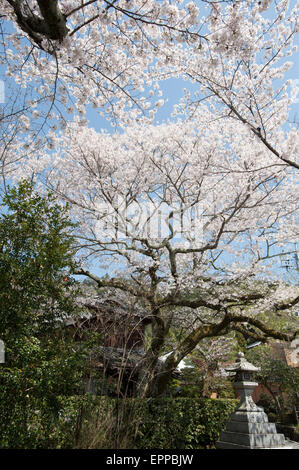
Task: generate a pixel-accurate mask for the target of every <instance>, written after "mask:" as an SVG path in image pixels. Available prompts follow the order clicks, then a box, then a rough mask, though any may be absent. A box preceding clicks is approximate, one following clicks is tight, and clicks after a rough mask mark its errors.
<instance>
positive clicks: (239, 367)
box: [225, 352, 261, 372]
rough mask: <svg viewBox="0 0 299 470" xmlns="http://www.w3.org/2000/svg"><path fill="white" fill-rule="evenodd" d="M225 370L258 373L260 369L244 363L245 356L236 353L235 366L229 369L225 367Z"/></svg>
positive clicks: (246, 362)
mask: <svg viewBox="0 0 299 470" xmlns="http://www.w3.org/2000/svg"><path fill="white" fill-rule="evenodd" d="M225 370H227V371H230V372H239V371H240V372H241V371H242V372H258V371H259V370H261V368H260V367H256V366H254V365H253V364H251V363H250V362H248V361H246V359H245V356H244V354H243V353H242V352H239V353H238V359H237V360H236V362H235V364H234V365H233V366H231V367H226V368H225Z"/></svg>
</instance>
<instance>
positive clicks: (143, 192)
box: [15, 108, 298, 395]
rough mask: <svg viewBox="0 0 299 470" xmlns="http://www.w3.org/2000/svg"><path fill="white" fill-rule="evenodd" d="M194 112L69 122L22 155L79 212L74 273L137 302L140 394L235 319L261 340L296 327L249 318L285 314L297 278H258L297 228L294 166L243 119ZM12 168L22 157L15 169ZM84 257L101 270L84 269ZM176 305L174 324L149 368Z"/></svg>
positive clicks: (159, 387) (155, 388)
mask: <svg viewBox="0 0 299 470" xmlns="http://www.w3.org/2000/svg"><path fill="white" fill-rule="evenodd" d="M202 113H203V114H202V116H197V117H196V118H194V119H193V121H190V120H189V121H187V122H178V123H171V124H164V125H160V126H154V125H149V124H148V123H146V124H139V125H132V126H131V127H129V128H127V129H126V131H125V132H122V133H115V134H114V135H110V134H108V133H107V132H102V133H100V134H99V133H97V132H96V131H94V130H93V129H88V128H82V127H81V126H80V124H73V126H69V128H68V130H67V131H66V132H64V133H63V135H62V136H61V137H59V136H56V137H55V136H53V141H54V147H55V148H57V149H58V150H57V151H56V152H53V153H52V154H51V155H49V154H48V153H47V151H45V152H44V153H39V154H38V156H37V157H36V159H33V158H31V159H30V160H29V161H28V162H27V164H26V171H27V172H28V174H35V175H36V178H38V175H40V180H39V181H40V182H39V184H40V188H41V190H42V188H43V187H45V186H46V187H48V188H50V189H52V191H54V192H55V193H56V194H57V195H58V196H59V197H61V198H62V200H65V201H68V202H69V203H70V204H71V206H72V208H73V217H74V218H75V219H77V220H78V221H79V222H80V224H79V228H78V233H77V239H78V249H80V250H81V255H82V256H83V257H85V264H83V265H82V269H80V270H79V271H77V272H76V273H77V274H81V275H85V276H88V277H90V278H91V279H93V280H95V281H96V282H97V284H98V286H99V287H100V288H101V287H110V288H114V289H116V290H120V291H125V292H127V293H128V295H131V296H133V297H134V298H136V299H138V300H139V301H141V302H142V303H143V305H145V306H146V308H147V309H148V311H149V316H150V318H151V322H152V330H153V336H152V341H151V344H150V347H149V348H148V350H147V352H146V353H145V357H144V361H143V365H142V367H141V370H140V394H143V395H147V394H153V393H158V394H159V393H162V392H163V390H164V388H165V386H166V384H167V381H168V380H169V377H170V374H171V371H172V370H174V368H175V367H176V365H177V364H178V363H179V362H180V361H181V360H182V359H183V358H184V357H185V356H186V355H187V354H188V353H190V352H191V351H192V350H193V349H194V348H195V347H196V346H197V345H198V343H199V342H200V341H201V340H202V339H203V338H209V337H214V336H221V335H226V334H228V333H229V332H230V331H234V330H237V331H241V332H244V333H246V332H248V331H249V334H251V336H253V337H255V338H259V339H261V340H265V339H266V338H267V337H268V336H271V337H274V338H278V339H284V340H289V339H291V338H293V337H294V334H296V333H294V334H286V333H281V332H279V331H275V330H274V329H273V328H271V327H269V326H268V325H267V323H264V322H262V321H261V320H260V318H259V317H260V314H261V313H265V312H269V311H271V310H272V311H279V310H288V309H290V315H292V307H293V306H294V305H296V304H297V302H298V292H296V288H293V287H288V288H287V287H286V286H284V285H282V284H281V283H279V282H276V281H275V280H274V279H273V278H272V281H269V279H270V280H271V261H273V260H275V259H276V257H277V256H278V255H279V253H280V249H279V247H280V246H281V245H283V244H284V243H285V242H286V241H291V240H294V239H295V238H296V236H297V227H296V220H295V215H296V210H297V207H298V195H297V194H294V191H293V184H294V174H296V172H295V169H294V168H293V167H292V166H289V165H285V164H283V165H282V164H281V163H278V161H277V159H276V157H275V155H273V152H271V150H270V149H267V148H266V147H265V146H264V145H263V143H262V142H261V141H260V140H259V139H256V137H255V135H254V134H253V133H252V132H251V130H250V129H248V128H247V127H245V126H244V125H243V123H241V122H237V121H234V122H232V120H231V119H230V118H229V117H228V118H227V119H226V120H224V119H222V120H216V121H215V120H214V115H213V114H212V113H210V112H209V110H208V108H202ZM23 176H24V167H22V169H21V171H20V172H19V173H18V171H17V170H16V173H15V177H23ZM89 260H92V261H93V263H95V262H96V263H97V265H98V266H101V267H102V269H105V270H106V271H107V272H109V273H110V278H109V279H107V278H105V279H102V278H101V277H99V276H98V275H96V274H95V272H94V271H92V270H90V268H88V262H89ZM267 278H268V282H264V281H263V280H265V279H267ZM178 314H180V315H182V316H183V317H184V319H185V320H184V322H185V323H184V324H185V326H186V328H185V335H184V337H183V338H182V340H181V341H180V342H179V344H177V345H176V347H175V349H174V350H173V352H172V353H171V354H170V355H169V356H168V357H167V360H166V361H165V363H164V364H163V367H162V369H160V370H159V373H158V374H157V364H158V358H159V355H160V354H161V351H162V350H163V347H164V346H165V344H166V341H167V335H168V332H169V328H170V327H171V325H172V324H173V322H174V321H175V318H177V315H178ZM248 326H253V327H254V331H255V332H254V333H252V330H248V328H247V327H248ZM250 331H251V332H250Z"/></svg>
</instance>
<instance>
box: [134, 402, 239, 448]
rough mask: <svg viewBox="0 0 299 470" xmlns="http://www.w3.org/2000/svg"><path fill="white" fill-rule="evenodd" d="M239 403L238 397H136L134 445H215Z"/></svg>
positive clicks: (192, 446) (206, 446)
mask: <svg viewBox="0 0 299 470" xmlns="http://www.w3.org/2000/svg"><path fill="white" fill-rule="evenodd" d="M237 403H238V401H237V400H224V399H222V400H211V399H194V398H162V399H148V400H136V399H135V400H132V401H131V404H130V407H129V408H131V418H132V419H131V423H133V424H135V430H136V431H135V439H134V446H135V447H136V448H139V449H198V448H199V449H200V448H210V447H213V446H214V443H215V442H216V441H217V439H218V438H219V435H220V432H221V430H223V429H224V427H225V424H226V422H227V421H228V420H229V417H230V415H231V413H232V412H233V411H234V409H235V408H236V406H237ZM132 411H133V412H132Z"/></svg>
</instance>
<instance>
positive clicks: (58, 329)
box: [0, 181, 90, 448]
mask: <svg viewBox="0 0 299 470" xmlns="http://www.w3.org/2000/svg"><path fill="white" fill-rule="evenodd" d="M2 206H3V213H2V215H1V217H0V339H1V340H3V341H4V344H5V349H6V362H5V364H0V447H2V448H3V447H9V448H35V447H52V446H56V445H58V442H60V441H61V439H62V438H61V436H60V437H59V438H58V437H57V436H56V437H55V438H54V437H53V433H54V435H55V432H56V431H55V429H56V426H58V424H59V420H60V414H61V410H62V409H63V407H64V401H63V400H64V397H65V398H67V397H68V396H70V395H73V394H74V393H77V390H78V384H80V383H81V382H82V377H83V373H84V370H85V368H86V358H87V357H88V347H89V345H90V344H89V343H87V344H86V347H85V348H84V349H83V348H78V347H75V345H74V342H73V341H72V338H71V337H69V335H68V334H67V333H66V332H65V331H64V328H63V322H62V320H63V318H64V317H66V316H70V315H72V316H74V315H76V312H77V309H76V307H75V305H74V300H73V298H74V297H75V295H76V284H75V282H74V281H73V280H72V279H71V278H70V271H71V268H72V266H73V248H72V247H73V239H72V236H71V231H72V228H73V224H72V223H71V222H70V220H69V219H68V216H67V208H66V207H61V206H59V205H58V204H56V203H55V200H54V199H53V197H51V196H48V197H41V196H39V195H37V194H36V193H35V192H34V190H33V187H32V185H31V184H29V183H27V182H26V181H25V182H23V183H22V184H20V185H19V186H18V187H17V188H14V189H11V190H9V191H8V192H7V195H6V197H5V198H4V199H3V204H2ZM62 441H63V439H62Z"/></svg>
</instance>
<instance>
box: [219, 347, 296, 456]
mask: <svg viewBox="0 0 299 470" xmlns="http://www.w3.org/2000/svg"><path fill="white" fill-rule="evenodd" d="M226 370H227V371H229V372H234V373H235V380H234V387H235V389H236V390H237V391H238V392H239V394H240V404H239V406H238V407H237V408H236V410H235V412H234V413H233V414H232V415H231V417H230V421H229V422H228V423H227V425H226V429H225V431H222V432H221V434H220V440H219V441H217V442H216V448H217V449H278V448H279V449H281V448H284V449H286V448H287V447H286V442H285V437H284V435H283V434H277V431H276V426H275V424H274V423H269V422H268V416H267V415H266V413H265V412H264V409H263V408H261V407H259V406H257V405H256V404H255V403H254V401H253V399H252V392H253V390H254V389H255V387H256V386H257V385H258V384H257V383H256V382H254V381H253V380H252V377H251V374H252V373H254V372H258V371H259V370H260V368H259V367H255V366H254V365H253V364H250V362H248V361H246V359H245V357H244V354H243V353H241V352H240V353H238V359H237V361H236V363H235V364H234V366H232V367H230V368H227V369H226Z"/></svg>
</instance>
